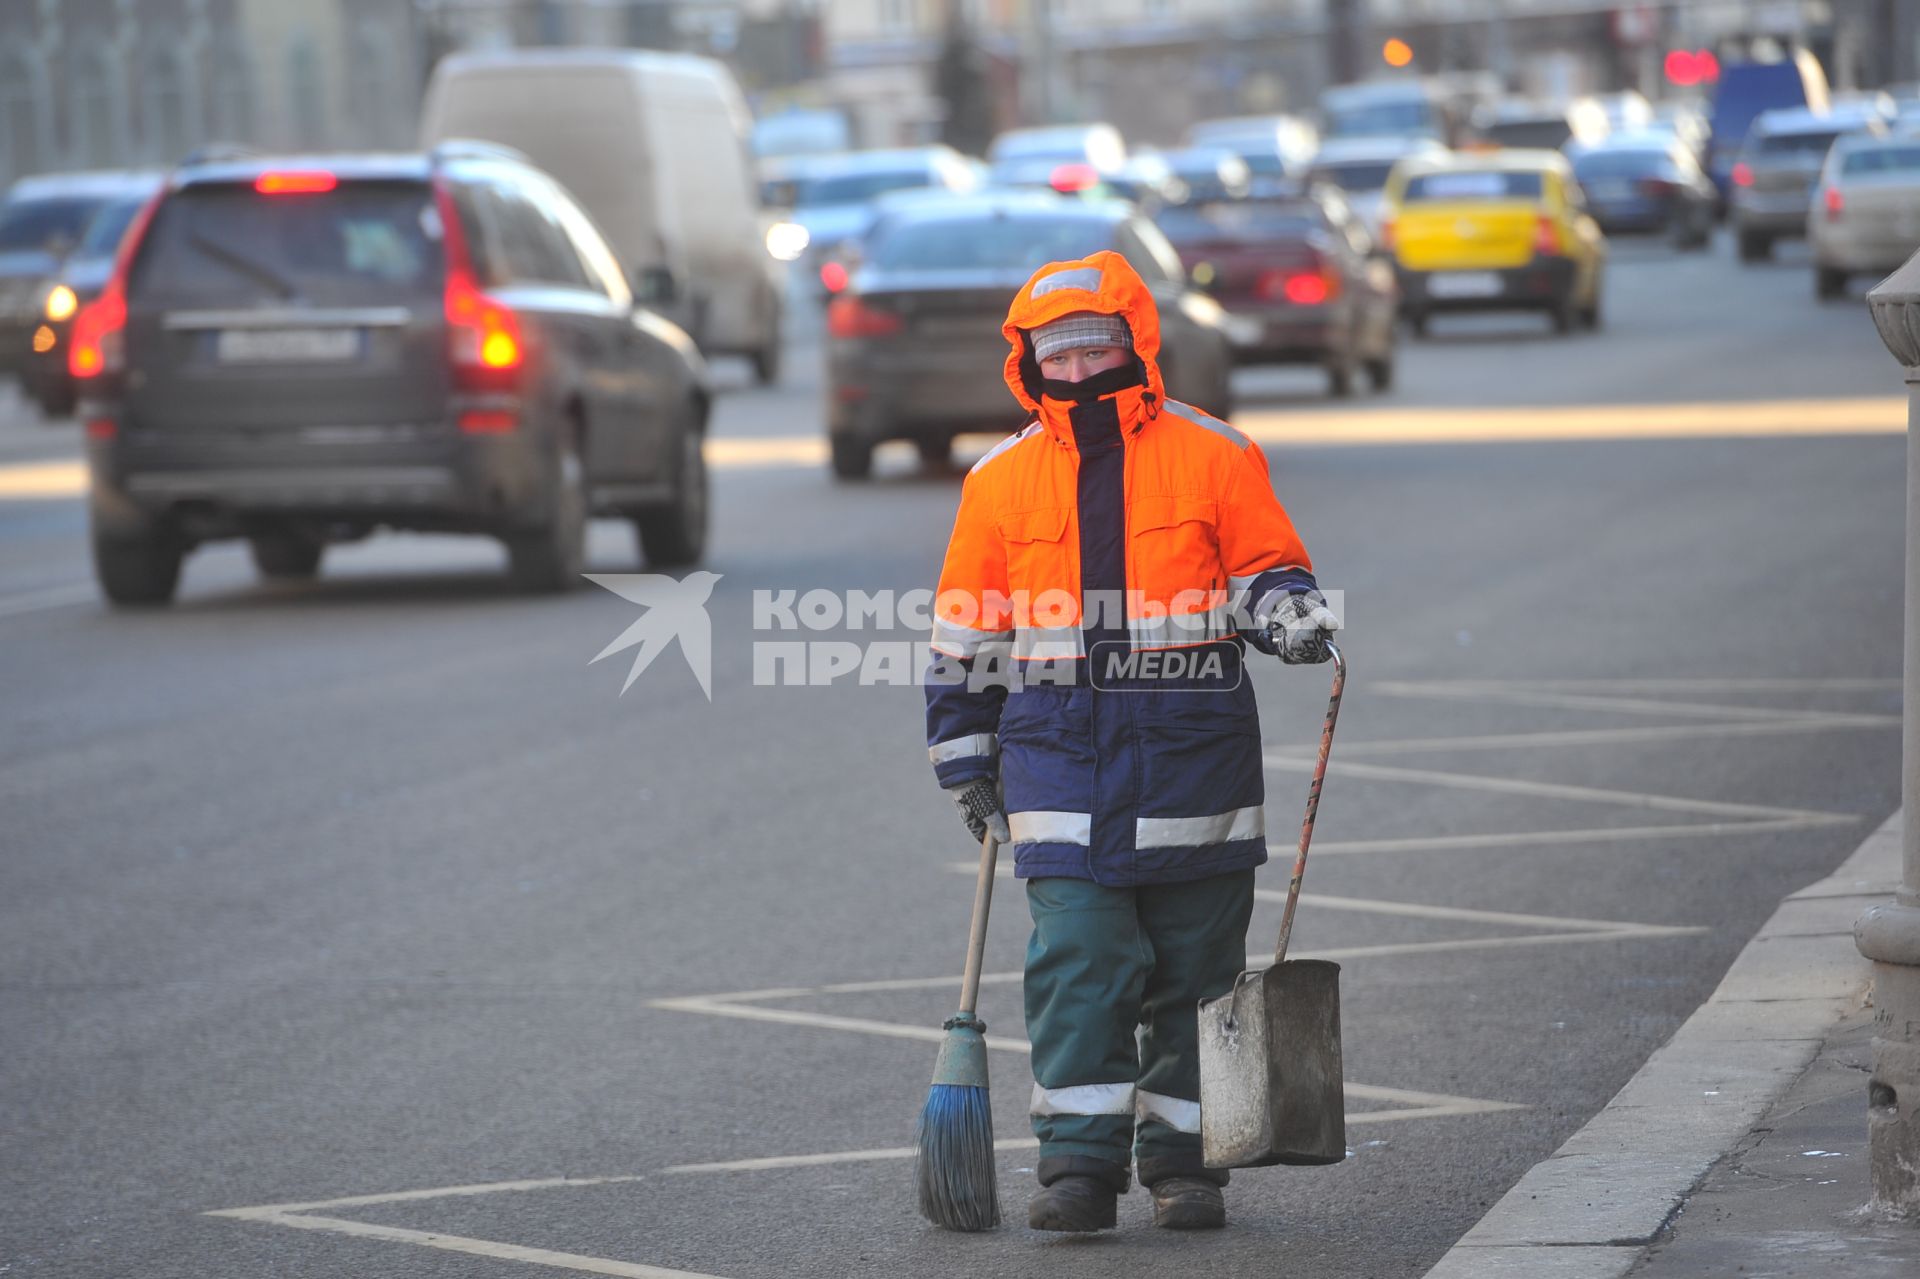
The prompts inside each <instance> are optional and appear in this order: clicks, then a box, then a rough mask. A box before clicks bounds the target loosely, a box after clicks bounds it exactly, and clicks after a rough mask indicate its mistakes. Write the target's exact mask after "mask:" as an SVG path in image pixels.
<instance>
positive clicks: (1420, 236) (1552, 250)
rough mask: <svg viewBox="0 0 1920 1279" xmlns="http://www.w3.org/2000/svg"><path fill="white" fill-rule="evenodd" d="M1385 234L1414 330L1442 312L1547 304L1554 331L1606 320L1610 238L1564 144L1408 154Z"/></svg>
mask: <svg viewBox="0 0 1920 1279" xmlns="http://www.w3.org/2000/svg"><path fill="white" fill-rule="evenodd" d="M1380 234H1381V240H1382V241H1383V245H1384V247H1385V248H1387V249H1388V250H1389V251H1391V253H1392V254H1393V261H1394V268H1395V270H1396V272H1397V273H1398V275H1399V277H1400V312H1401V314H1402V315H1404V316H1406V317H1407V321H1408V323H1409V324H1411V325H1412V326H1413V331H1414V332H1415V333H1416V334H1422V335H1424V334H1425V333H1426V331H1427V317H1428V316H1430V315H1432V314H1433V313H1434V312H1436V311H1517V310H1541V311H1545V312H1547V314H1548V315H1549V316H1551V317H1552V319H1553V327H1554V329H1555V331H1556V332H1560V333H1565V332H1568V331H1569V330H1571V329H1572V328H1573V327H1574V326H1575V325H1576V324H1584V325H1585V326H1586V327H1588V328H1599V327H1600V291H1601V281H1602V277H1603V275H1604V273H1605V271H1606V264H1607V240H1606V237H1605V236H1604V235H1602V234H1601V233H1600V226H1599V224H1598V223H1596V222H1595V221H1594V220H1593V218H1592V217H1591V216H1590V215H1589V214H1588V213H1587V208H1586V202H1585V200H1584V199H1583V198H1582V197H1581V194H1580V186H1579V184H1578V183H1577V182H1575V181H1574V177H1573V166H1571V165H1570V164H1568V163H1567V160H1566V157H1565V156H1563V155H1561V154H1560V153H1559V152H1558V151H1534V150H1517V149H1516V150H1505V151H1480V152H1474V151H1461V152H1454V153H1452V154H1448V155H1436V156H1419V157H1410V158H1408V159H1406V160H1403V161H1401V162H1400V163H1399V164H1398V165H1396V166H1395V168H1394V171H1393V174H1392V176H1391V177H1389V178H1388V179H1387V189H1386V208H1385V211H1384V214H1383V218H1382V223H1381V232H1380Z"/></svg>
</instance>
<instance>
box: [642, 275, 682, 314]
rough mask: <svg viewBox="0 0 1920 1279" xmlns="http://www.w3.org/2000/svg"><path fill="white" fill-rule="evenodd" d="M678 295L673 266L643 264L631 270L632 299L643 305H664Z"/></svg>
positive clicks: (678, 287)
mask: <svg viewBox="0 0 1920 1279" xmlns="http://www.w3.org/2000/svg"><path fill="white" fill-rule="evenodd" d="M679 296H680V284H679V282H678V281H677V280H675V279H674V278H673V268H671V267H667V266H658V265H656V266H643V267H639V268H637V269H636V270H635V271H634V272H633V300H634V301H636V302H639V303H641V304H642V305H645V306H666V305H669V304H670V303H672V302H673V301H675V300H676V299H677V298H678V297H679Z"/></svg>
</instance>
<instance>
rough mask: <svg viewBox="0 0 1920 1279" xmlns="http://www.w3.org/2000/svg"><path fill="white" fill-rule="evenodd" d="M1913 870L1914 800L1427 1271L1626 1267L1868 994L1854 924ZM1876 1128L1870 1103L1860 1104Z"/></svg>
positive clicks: (1798, 904) (1780, 915)
mask: <svg viewBox="0 0 1920 1279" xmlns="http://www.w3.org/2000/svg"><path fill="white" fill-rule="evenodd" d="M1899 879H1900V813H1898V812H1895V813H1894V815H1893V816H1892V817H1889V818H1888V819H1887V820H1886V822H1885V823H1884V824H1883V825H1882V826H1881V827H1880V829H1878V830H1876V831H1875V832H1874V833H1873V834H1871V835H1869V836H1868V837H1867V839H1866V842H1865V843H1863V844H1861V845H1860V847H1859V848H1858V849H1857V850H1855V852H1854V853H1853V855H1852V856H1851V857H1849V858H1847V860H1846V861H1845V862H1843V863H1842V864H1841V866H1840V868H1839V869H1838V870H1836V871H1835V872H1834V873H1833V874H1831V875H1829V876H1827V878H1825V879H1822V880H1820V881H1819V882H1818V883H1814V884H1810V885H1808V886H1807V887H1805V888H1803V889H1801V890H1800V891H1799V892H1797V893H1792V894H1790V895H1788V896H1787V897H1786V898H1785V899H1784V900H1782V901H1781V903H1780V908H1779V909H1778V910H1777V911H1775V912H1774V914H1773V917H1772V918H1771V919H1769V920H1768V921H1767V922H1766V924H1765V926H1763V927H1762V928H1761V929H1760V931H1759V932H1758V933H1756V934H1755V935H1754V938H1753V940H1752V941H1750V942H1748V943H1747V946H1746V948H1745V949H1744V950H1742V951H1741V952H1740V956H1739V958H1737V959H1735V960H1734V961H1733V966H1732V967H1731V968H1729V969H1728V970H1727V975H1726V977H1725V978H1723V979H1722V980H1721V982H1720V985H1719V988H1718V989H1716V990H1715V991H1714V992H1713V994H1712V995H1711V996H1710V997H1709V998H1708V999H1707V1002H1706V1003H1704V1004H1702V1005H1700V1007H1699V1008H1698V1009H1697V1010H1696V1011H1695V1012H1694V1014H1693V1016H1691V1017H1689V1018H1688V1019H1687V1020H1686V1023H1685V1024H1684V1025H1682V1026H1681V1027H1680V1029H1679V1030H1677V1031H1675V1032H1674V1035H1673V1038H1672V1039H1670V1040H1668V1041H1667V1043H1666V1045H1665V1046H1664V1047H1662V1048H1661V1049H1659V1050H1658V1051H1657V1052H1655V1053H1654V1054H1653V1056H1651V1057H1649V1058H1648V1059H1647V1064H1646V1065H1644V1066H1642V1067H1641V1068H1640V1070H1639V1072H1638V1073H1637V1074H1635V1075H1634V1077H1633V1078H1632V1079H1630V1080H1628V1081H1627V1085H1626V1087H1624V1088H1622V1089H1621V1090H1620V1091H1619V1092H1618V1093H1617V1094H1616V1095H1615V1096H1614V1098H1613V1100H1612V1101H1610V1102H1608V1103H1607V1105H1606V1107H1605V1108H1604V1109H1603V1110H1601V1111H1600V1113H1599V1114H1597V1115H1595V1116H1594V1117H1593V1118H1592V1119H1591V1120H1589V1121H1588V1122H1587V1125H1586V1127H1584V1128H1582V1129H1581V1130H1580V1131H1579V1132H1577V1133H1575V1134H1574V1135H1573V1136H1572V1137H1569V1138H1568V1139H1567V1141H1566V1144H1564V1145H1562V1146H1561V1147H1560V1149H1558V1150H1556V1151H1555V1152H1554V1153H1553V1154H1552V1155H1550V1156H1548V1157H1547V1158H1546V1159H1543V1160H1541V1161H1540V1162H1539V1163H1537V1164H1535V1165H1534V1166H1533V1167H1532V1168H1531V1169H1530V1170H1529V1171H1528V1172H1527V1174H1526V1175H1525V1176H1524V1177H1522V1178H1521V1179H1520V1181H1519V1183H1518V1184H1517V1185H1515V1186H1514V1188H1513V1189H1512V1190H1509V1191H1508V1192H1507V1193H1506V1195H1505V1196H1504V1197H1502V1198H1501V1200H1500V1201H1499V1202H1498V1203H1496V1204H1495V1205H1494V1206H1493V1208H1492V1209H1491V1210H1490V1211H1489V1212H1488V1213H1487V1215H1486V1216H1485V1217H1482V1218H1481V1219H1480V1221H1479V1222H1478V1224H1476V1225H1475V1226H1474V1227H1473V1229H1471V1230H1469V1231H1468V1232H1467V1233H1466V1234H1465V1235H1463V1236H1461V1238H1460V1241H1459V1242H1458V1243H1456V1244H1454V1246H1453V1247H1452V1248H1451V1249H1449V1250H1448V1251H1447V1254H1446V1256H1444V1257H1442V1258H1441V1259H1440V1261H1439V1264H1437V1265H1435V1266H1434V1267H1433V1268H1432V1269H1431V1270H1429V1271H1427V1274H1426V1279H1509V1277H1511V1279H1522V1277H1523V1276H1524V1279H1618V1276H1622V1275H1625V1274H1626V1273H1627V1272H1628V1271H1629V1270H1631V1269H1632V1268H1633V1267H1634V1265H1635V1264H1637V1263H1638V1262H1639V1260H1640V1258H1641V1256H1642V1254H1644V1253H1645V1252H1646V1250H1647V1247H1648V1246H1649V1245H1650V1244H1652V1243H1653V1242H1654V1241H1655V1240H1656V1238H1657V1237H1658V1236H1659V1234H1660V1231H1661V1230H1662V1228H1663V1227H1665V1226H1666V1224H1667V1222H1668V1221H1669V1220H1670V1219H1671V1218H1672V1217H1673V1214H1674V1213H1675V1212H1676V1211H1677V1210H1678V1209H1679V1207H1680V1205H1681V1204H1683V1203H1685V1202H1686V1199H1687V1196H1688V1195H1689V1194H1691V1193H1692V1191H1693V1188H1694V1187H1695V1186H1696V1185H1698V1184H1699V1182H1700V1180H1701V1179H1702V1178H1703V1177H1705V1176H1706V1175H1707V1173H1708V1172H1709V1171H1710V1170H1711V1169H1712V1168H1713V1166H1714V1165H1715V1164H1717V1163H1719V1162H1720V1160H1721V1159H1722V1158H1723V1157H1724V1156H1725V1155H1726V1154H1727V1152H1729V1151H1731V1150H1732V1149H1733V1148H1734V1147H1735V1146H1736V1145H1738V1144H1739V1142H1740V1140H1741V1138H1743V1137H1745V1136H1746V1135H1747V1133H1748V1132H1749V1131H1750V1130H1751V1129H1752V1128H1753V1126H1754V1125H1755V1124H1756V1123H1758V1122H1759V1121H1760V1120H1761V1119H1762V1118H1763V1117H1764V1116H1765V1115H1766V1113H1767V1111H1768V1110H1769V1109H1770V1108H1771V1107H1772V1105H1773V1103H1774V1102H1775V1101H1776V1100H1777V1099H1778V1098H1779V1097H1780V1095H1781V1094H1782V1093H1784V1092H1786V1090H1787V1089H1788V1088H1790V1087H1791V1086H1792V1085H1793V1082H1794V1081H1795V1080H1796V1079H1798V1078H1799V1077H1800V1075H1801V1073H1802V1072H1804V1071H1805V1070H1806V1068H1807V1066H1808V1065H1809V1064H1811V1063H1812V1061H1813V1059H1814V1057H1815V1055H1816V1054H1818V1053H1819V1051H1820V1047H1821V1045H1822V1044H1823V1043H1824V1042H1825V1040H1826V1036H1827V1032H1828V1031H1829V1030H1830V1029H1831V1028H1832V1027H1833V1025H1834V1023H1836V1022H1837V1021H1839V1020H1840V1018H1841V1017H1843V1016H1845V1015H1846V1014H1847V1013H1849V1012H1852V1011H1854V1010H1855V1009H1857V1008H1859V1007H1860V1006H1861V1005H1862V1003H1863V1002H1864V1001H1865V998H1866V995H1867V991H1868V987H1869V984H1870V981H1871V978H1872V969H1871V966H1870V965H1869V964H1868V963H1867V961H1866V960H1865V959H1864V958H1862V957H1861V955H1860V952H1859V951H1858V950H1856V949H1854V944H1853V923H1854V920H1856V919H1858V918H1859V916H1860V913H1861V911H1862V910H1864V909H1865V908H1866V907H1867V906H1868V905H1870V904H1872V903H1873V902H1876V901H1882V900H1885V899H1886V898H1887V897H1888V896H1890V895H1891V894H1892V892H1893V890H1894V886H1895V885H1896V884H1897V883H1898V881H1899ZM1860 1139H1861V1141H1862V1142H1865V1141H1866V1108H1865V1105H1864V1102H1863V1104H1862V1107H1861V1115H1860Z"/></svg>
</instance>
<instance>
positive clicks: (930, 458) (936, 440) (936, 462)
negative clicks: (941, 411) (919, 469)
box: [913, 434, 953, 470]
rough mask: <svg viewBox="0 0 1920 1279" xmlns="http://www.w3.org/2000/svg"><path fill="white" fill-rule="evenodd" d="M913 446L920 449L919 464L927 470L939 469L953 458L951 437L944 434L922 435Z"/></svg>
mask: <svg viewBox="0 0 1920 1279" xmlns="http://www.w3.org/2000/svg"><path fill="white" fill-rule="evenodd" d="M913 446H914V447H915V448H916V449H919V450H920V464H921V465H922V466H924V467H926V468H927V469H928V470H941V469H944V468H945V467H946V465H947V464H948V463H949V462H951V461H952V460H953V437H952V436H951V435H945V434H935V435H922V436H920V437H919V438H918V439H916V440H914V442H913Z"/></svg>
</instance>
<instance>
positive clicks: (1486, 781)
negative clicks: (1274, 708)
mask: <svg viewBox="0 0 1920 1279" xmlns="http://www.w3.org/2000/svg"><path fill="white" fill-rule="evenodd" d="M1266 763H1267V767H1269V768H1277V769H1288V770H1291V771H1295V772H1312V771H1313V768H1314V761H1313V760H1310V759H1304V758H1301V757H1299V756H1296V755H1292V754H1289V753H1287V752H1284V751H1268V752H1267V754H1266ZM1335 770H1338V771H1339V772H1341V773H1342V774H1345V775H1348V776H1352V777H1366V778H1373V779H1375V780H1379V781H1393V782H1420V783H1423V784H1425V785H1430V786H1448V787H1455V788H1458V789H1462V790H1482V791H1492V792H1494V793H1495V794H1502V795H1528V796H1532V797H1534V798H1537V799H1574V800H1591V801H1595V802H1599V803H1607V804H1618V805H1621V806H1624V807H1627V808H1650V809H1654V810H1657V811H1660V812H1671V813H1699V814H1701V815H1702V816H1713V817H1760V818H1769V817H1780V818H1786V817H1791V818H1796V819H1799V820H1801V821H1806V822H1810V823H1813V824H1816V825H1844V824H1848V823H1852V822H1857V821H1858V820H1860V819H1859V818H1858V817H1857V816H1855V815H1854V814H1852V813H1828V812H1821V811H1820V810H1818V809H1812V808H1780V807H1776V806H1773V805H1770V804H1738V803H1733V802H1730V801H1726V800H1713V799H1689V798H1687V797H1685V796H1680V795H1660V794H1655V793H1653V792H1651V791H1627V790H1612V789H1608V788H1606V787H1600V786H1575V785H1572V784H1571V783H1567V782H1530V781H1523V780H1522V779H1520V778H1517V777H1484V776H1481V775H1480V774H1477V773H1447V772H1441V771H1439V770H1437V769H1429V768H1398V767H1395V766H1393V765H1390V764H1354V763H1347V764H1344V765H1343V764H1341V763H1340V755H1339V752H1338V750H1337V749H1336V751H1335V752H1334V758H1333V762H1332V763H1330V764H1329V765H1328V769H1327V771H1328V772H1329V773H1331V772H1334V771H1335Z"/></svg>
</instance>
